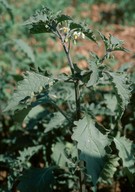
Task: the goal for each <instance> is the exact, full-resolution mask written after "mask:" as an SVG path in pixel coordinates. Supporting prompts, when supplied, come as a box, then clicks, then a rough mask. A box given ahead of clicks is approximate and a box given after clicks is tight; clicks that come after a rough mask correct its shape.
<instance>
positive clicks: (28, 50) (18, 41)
mask: <svg viewBox="0 0 135 192" xmlns="http://www.w3.org/2000/svg"><path fill="white" fill-rule="evenodd" d="M14 41H15V43H16V45H17V46H18V47H19V48H20V49H21V51H23V52H24V53H25V54H26V55H27V56H28V58H29V59H30V60H31V61H32V63H35V56H34V53H33V51H32V49H31V47H30V46H29V45H28V44H27V43H25V42H24V41H23V40H21V39H16V40H14Z"/></svg>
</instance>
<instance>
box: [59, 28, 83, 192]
mask: <svg viewBox="0 0 135 192" xmlns="http://www.w3.org/2000/svg"><path fill="white" fill-rule="evenodd" d="M56 31H57V34H58V36H59V39H60V40H61V43H62V45H63V49H64V51H65V53H66V56H67V60H68V64H69V67H70V70H71V72H72V75H73V82H74V87H75V102H76V120H79V119H80V118H81V107H80V87H79V84H80V81H79V79H76V78H75V68H74V65H73V62H72V59H71V55H70V42H69V44H68V46H67V45H66V43H65V41H64V39H65V38H64V37H63V36H62V34H61V33H60V31H59V29H58V28H57V29H56ZM78 153H80V151H78ZM80 167H84V163H83V162H80ZM84 178H85V176H84V173H83V172H82V171H81V170H80V173H79V186H80V192H85V191H86V187H85V183H84Z"/></svg>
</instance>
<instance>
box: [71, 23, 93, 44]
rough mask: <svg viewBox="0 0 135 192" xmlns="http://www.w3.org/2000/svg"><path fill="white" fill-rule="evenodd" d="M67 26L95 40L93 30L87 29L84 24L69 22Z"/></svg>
mask: <svg viewBox="0 0 135 192" xmlns="http://www.w3.org/2000/svg"><path fill="white" fill-rule="evenodd" d="M69 28H70V30H73V31H77V32H82V33H84V34H85V36H86V37H87V38H89V39H91V40H92V41H94V42H96V37H95V36H94V33H93V31H92V30H91V29H89V28H88V26H87V25H86V24H80V23H76V22H71V23H70V26H69Z"/></svg>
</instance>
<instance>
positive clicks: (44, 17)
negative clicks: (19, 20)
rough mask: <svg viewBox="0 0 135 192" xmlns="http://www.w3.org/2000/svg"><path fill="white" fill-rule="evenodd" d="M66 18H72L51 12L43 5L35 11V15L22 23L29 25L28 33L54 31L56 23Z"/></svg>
mask: <svg viewBox="0 0 135 192" xmlns="http://www.w3.org/2000/svg"><path fill="white" fill-rule="evenodd" d="M66 20H72V19H71V17H69V16H67V15H64V14H61V13H60V12H57V13H53V12H52V11H51V10H50V9H48V8H46V7H45V8H43V9H42V10H40V11H37V12H36V13H35V15H33V16H32V17H30V19H28V20H27V21H26V22H25V23H24V25H26V26H29V29H30V33H50V32H52V31H55V28H56V26H57V24H58V23H61V22H63V21H66Z"/></svg>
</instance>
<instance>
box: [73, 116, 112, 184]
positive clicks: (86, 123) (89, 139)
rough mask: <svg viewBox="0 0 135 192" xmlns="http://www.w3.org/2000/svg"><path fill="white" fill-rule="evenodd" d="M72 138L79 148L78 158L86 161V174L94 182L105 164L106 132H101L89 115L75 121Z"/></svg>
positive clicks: (107, 140)
mask: <svg viewBox="0 0 135 192" xmlns="http://www.w3.org/2000/svg"><path fill="white" fill-rule="evenodd" d="M75 125H76V128H75V130H74V133H73V136H72V139H73V140H75V141H77V142H78V144H77V148H78V149H79V150H81V153H80V159H81V160H83V161H85V162H86V169H87V174H88V175H90V176H91V178H92V182H93V184H94V185H96V182H97V180H98V178H99V176H100V174H101V172H102V169H103V167H104V165H105V155H106V151H105V147H106V146H107V145H109V143H110V141H109V139H108V136H107V134H105V135H104V134H103V133H101V131H100V130H99V129H102V128H100V127H99V126H97V125H96V123H95V121H94V120H93V119H92V118H91V117H90V116H89V115H87V114H86V115H85V116H84V118H83V119H81V120H79V121H76V122H75Z"/></svg>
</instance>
